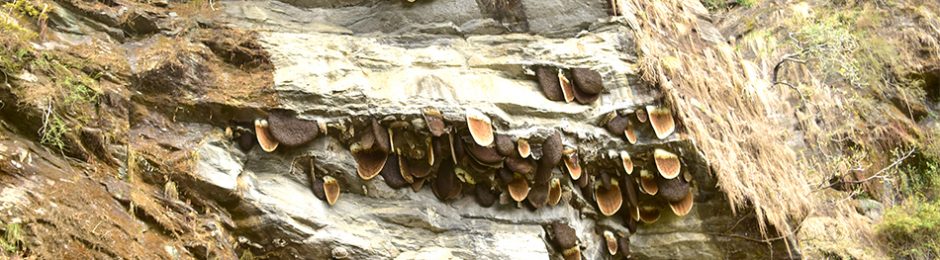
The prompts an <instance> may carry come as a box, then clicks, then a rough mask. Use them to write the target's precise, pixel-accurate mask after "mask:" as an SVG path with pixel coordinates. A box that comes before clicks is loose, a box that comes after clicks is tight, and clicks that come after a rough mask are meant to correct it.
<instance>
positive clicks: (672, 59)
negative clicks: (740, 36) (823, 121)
mask: <svg viewBox="0 0 940 260" xmlns="http://www.w3.org/2000/svg"><path fill="white" fill-rule="evenodd" d="M621 8H622V13H623V15H624V16H625V19H626V22H627V23H628V24H629V25H630V26H631V27H634V30H635V31H636V44H637V48H636V49H637V51H638V53H639V56H640V57H641V58H640V61H639V63H640V71H641V77H642V79H643V80H645V81H646V82H648V83H651V84H655V85H658V86H659V87H660V88H661V91H662V93H663V95H664V99H665V102H666V103H667V105H669V106H670V107H672V108H674V110H675V113H676V115H677V116H678V118H677V119H678V124H679V126H680V129H681V128H682V127H684V129H685V132H686V133H687V134H688V136H689V137H690V138H691V140H692V141H693V142H694V143H695V144H696V146H697V147H698V148H699V149H700V150H701V151H702V152H703V153H704V154H705V157H706V160H707V161H708V163H709V165H710V166H711V169H713V170H714V172H713V174H714V175H715V176H716V177H717V180H718V186H719V187H720V188H721V189H722V190H723V191H724V192H725V193H726V194H727V196H728V199H729V201H730V203H731V204H732V206H733V207H734V208H741V207H745V206H750V207H752V208H753V209H754V210H755V212H756V215H757V217H758V218H759V219H761V220H764V221H766V222H764V221H761V222H760V223H761V224H760V229H761V231H762V232H766V229H767V227H766V226H765V224H764V223H769V224H771V225H773V227H774V228H775V229H776V231H777V232H778V233H781V234H791V232H792V230H793V229H794V228H793V227H792V226H791V224H790V223H791V222H790V220H792V219H800V218H802V217H804V216H805V215H806V214H807V212H808V209H809V208H810V206H811V205H812V204H813V201H812V199H811V198H810V197H808V196H806V194H808V193H809V192H810V189H809V183H808V181H807V178H806V177H805V176H804V174H803V173H802V171H801V169H802V168H803V166H802V165H800V163H799V160H798V157H797V153H796V152H795V151H794V150H793V149H791V148H790V147H788V146H787V144H786V141H787V138H788V134H789V132H788V128H787V127H788V126H787V125H786V122H780V120H778V118H782V117H784V116H783V115H782V113H785V112H787V109H788V108H787V107H784V105H786V104H787V102H785V100H782V98H781V97H784V96H785V95H781V94H780V93H778V91H776V90H775V89H773V88H771V87H772V86H771V84H770V81H769V79H768V77H767V74H766V73H761V72H760V71H759V68H758V67H757V66H756V65H755V64H754V63H752V62H750V61H748V60H745V59H743V58H742V57H739V56H738V55H737V54H736V53H735V52H734V51H733V48H732V47H731V46H730V45H728V44H727V43H725V42H723V41H722V36H721V35H720V34H719V33H718V32H717V30H715V29H714V27H713V26H712V25H711V24H710V23H708V22H705V21H704V20H701V18H702V17H703V16H705V15H707V10H706V9H705V8H704V7H703V6H702V5H701V4H700V3H699V2H698V1H682V0H661V1H645V0H630V1H623V2H622V3H621ZM679 93H682V95H679Z"/></svg>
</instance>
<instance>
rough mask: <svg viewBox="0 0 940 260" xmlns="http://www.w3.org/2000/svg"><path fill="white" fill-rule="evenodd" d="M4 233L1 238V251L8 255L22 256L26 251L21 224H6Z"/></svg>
mask: <svg viewBox="0 0 940 260" xmlns="http://www.w3.org/2000/svg"><path fill="white" fill-rule="evenodd" d="M3 233H4V235H3V237H2V238H0V249H2V250H3V252H4V253H6V254H12V255H22V254H23V251H24V248H23V229H22V227H20V224H19V223H9V224H6V225H5V227H4V230H3Z"/></svg>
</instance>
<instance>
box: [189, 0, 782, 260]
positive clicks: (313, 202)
mask: <svg viewBox="0 0 940 260" xmlns="http://www.w3.org/2000/svg"><path fill="white" fill-rule="evenodd" d="M220 8H221V9H222V10H221V13H222V14H223V17H220V18H219V19H220V20H222V21H225V22H226V24H227V26H232V27H235V28H239V29H246V30H251V31H257V32H258V44H259V45H260V46H261V48H262V49H264V50H265V51H266V52H267V53H269V54H270V62H271V64H272V65H273V67H274V70H273V86H271V87H272V88H273V92H272V93H271V94H272V95H274V97H273V98H274V100H275V101H273V102H271V106H270V107H265V106H262V107H257V106H255V105H252V107H251V108H247V107H245V106H246V105H244V104H242V103H240V102H237V101H231V102H230V103H228V104H221V106H222V107H225V108H227V109H235V110H239V109H244V110H245V111H249V110H250V111H256V110H259V112H257V113H254V112H253V113H250V114H252V115H254V114H257V118H258V119H263V118H264V117H265V116H266V114H267V112H269V111H272V110H273V109H276V108H277V109H286V110H289V111H293V112H294V113H295V114H296V116H297V117H298V118H303V119H309V120H317V121H318V122H322V123H323V124H321V125H322V129H319V130H320V132H321V133H322V134H320V135H319V136H318V137H317V138H316V139H314V141H312V142H310V143H307V144H303V145H299V146H294V147H278V148H277V149H276V150H275V151H273V152H265V151H262V149H261V148H260V147H258V146H257V145H255V146H253V147H248V149H243V148H245V147H244V146H241V148H240V146H239V144H238V141H239V140H237V139H238V138H227V137H224V136H219V137H210V138H208V140H207V141H205V142H202V143H201V144H200V145H201V146H200V147H199V148H198V149H197V154H198V155H197V158H199V162H198V163H197V164H196V167H195V171H196V172H195V174H196V175H197V181H198V182H201V183H203V184H205V185H206V186H207V188H206V189H205V191H206V192H207V193H211V194H213V196H216V197H217V198H218V199H219V200H224V201H230V202H228V203H227V205H229V206H228V207H229V210H230V213H231V215H232V219H233V221H234V224H235V226H236V227H237V228H236V233H237V235H239V236H240V237H242V238H243V239H244V240H245V241H242V242H244V243H247V244H250V245H252V249H251V250H252V251H254V252H255V255H259V254H269V255H273V256H282V257H291V258H310V259H323V258H328V257H334V258H350V259H389V258H397V259H428V258H432V259H439V258H450V257H453V258H464V259H561V258H563V256H564V254H565V253H566V252H568V251H569V250H568V249H569V248H560V246H558V238H557V237H555V235H553V232H552V229H551V228H549V227H550V226H551V224H552V223H563V224H565V225H567V226H569V227H571V228H573V229H574V230H575V232H576V235H577V241H578V243H577V244H578V248H579V249H580V254H581V256H583V257H584V258H586V259H608V258H611V259H616V258H621V257H624V256H626V254H627V252H626V251H625V250H619V252H618V254H617V255H613V256H612V255H610V254H609V252H608V249H607V245H606V242H605V240H604V237H603V236H602V234H603V233H604V231H611V232H613V233H615V234H616V236H615V237H617V238H618V239H626V237H629V251H630V252H629V254H630V255H632V256H633V257H635V258H651V259H663V258H670V259H674V258H685V259H689V258H694V259H703V258H707V259H712V258H742V257H747V258H752V257H762V256H763V254H764V253H766V252H767V250H766V245H765V244H763V243H760V244H759V245H758V246H760V247H756V246H755V247H750V248H749V247H742V246H741V243H742V241H741V240H736V239H734V238H733V237H730V236H724V235H721V234H725V233H727V232H740V231H741V230H744V229H746V228H747V227H745V226H748V225H747V224H744V225H742V226H740V227H738V223H739V221H738V220H739V219H740V218H741V217H745V216H735V215H734V214H733V213H732V212H731V210H730V208H729V207H728V203H727V201H726V200H725V199H724V197H723V195H721V194H720V193H719V192H718V191H717V188H716V187H715V181H714V179H712V177H711V176H710V174H709V173H708V171H707V168H708V167H707V165H705V162H704V161H703V160H702V159H701V158H702V156H701V155H700V154H699V152H698V150H697V149H696V148H695V147H694V145H693V144H692V143H691V142H690V141H688V140H686V139H685V138H684V135H683V133H682V132H681V130H678V131H677V132H668V133H661V132H659V133H657V132H656V131H654V130H653V129H654V128H653V126H652V125H651V122H650V121H651V120H648V119H649V114H647V112H648V111H647V110H649V109H648V108H647V106H653V107H664V106H662V105H663V103H662V100H660V99H661V96H660V94H659V92H658V90H657V89H656V88H655V86H648V85H645V84H644V83H643V82H641V81H640V80H639V78H638V75H637V74H636V73H637V72H636V66H637V64H636V57H635V54H634V51H633V48H634V45H633V42H632V32H631V30H630V28H629V27H628V26H627V25H626V24H625V23H623V22H622V21H621V20H619V19H618V18H612V17H609V15H608V12H609V10H608V9H609V7H608V3H606V2H605V1H573V0H571V1H569V0H556V1H488V0H478V1H469V0H459V1H423V0H418V1H416V2H414V3H409V2H407V1H368V0H358V1H344V0H335V1H283V2H279V1H225V2H222V3H221V6H220ZM540 67H547V68H550V70H552V71H556V72H557V71H559V70H560V74H561V76H559V75H557V73H556V75H555V77H556V78H559V77H564V78H566V79H569V80H571V82H572V83H571V84H574V83H573V82H574V77H572V74H571V69H572V68H586V69H588V70H590V71H595V72H598V73H599V74H600V76H601V81H602V82H603V90H602V91H601V92H600V94H599V96H598V98H597V100H594V101H591V102H580V103H579V102H577V101H571V102H566V101H565V100H561V101H552V100H549V99H548V98H547V94H546V93H544V91H545V90H544V88H543V86H540V83H539V77H540V76H542V75H537V73H536V71H537V70H538V68H540ZM574 87H579V86H577V85H575V86H574ZM575 90H579V89H575ZM582 103H583V104H582ZM427 108H435V109H437V110H438V111H440V112H441V114H442V116H443V121H444V122H445V126H446V129H447V131H446V132H447V133H446V134H444V135H441V136H434V135H433V134H431V133H430V132H429V130H428V121H427V120H426V117H425V116H426V115H425V113H426V112H425V111H426V109H427ZM650 108H652V107H650ZM471 110H472V111H478V112H480V113H482V114H483V115H484V116H485V117H486V119H488V122H487V124H489V128H491V129H492V131H493V132H495V134H496V135H504V136H506V137H508V139H509V140H510V142H509V143H511V144H518V143H519V142H520V141H519V140H525V141H528V142H529V143H531V150H532V155H531V156H530V157H529V159H528V160H531V162H532V163H533V164H534V165H536V168H538V170H534V171H533V172H532V173H520V172H515V173H513V172H509V176H508V179H506V176H501V175H500V171H502V170H501V169H502V168H503V167H507V166H506V164H505V163H504V160H505V158H506V157H516V156H519V155H518V154H511V155H508V156H507V155H499V158H498V161H497V163H482V162H481V158H478V157H480V156H481V155H480V154H479V153H481V152H480V151H474V150H473V149H472V148H473V147H474V145H479V144H478V143H479V140H476V139H474V138H473V137H475V136H473V134H472V133H470V132H471V131H473V130H471V129H470V128H468V126H467V120H468V118H469V117H468V116H467V115H468V113H470V112H468V111H471ZM657 111H659V110H657ZM664 111H667V113H666V114H667V115H668V116H669V117H670V119H671V116H672V115H671V114H670V113H669V112H668V111H669V108H668V107H665V110H664ZM243 114H244V113H243ZM659 116H660V117H661V116H662V115H659ZM242 117H244V116H242ZM614 118H622V120H626V121H623V122H627V123H626V124H627V125H629V129H631V130H630V131H631V133H632V134H633V135H635V137H636V139H637V140H636V142H635V144H632V143H633V142H631V141H628V139H627V137H626V135H625V133H624V131H625V130H624V129H626V128H624V127H626V125H624V126H623V127H618V126H610V122H611V121H612V120H613V119H614ZM254 119H255V118H239V119H238V120H254ZM373 119H374V120H376V122H378V124H379V125H380V126H381V129H382V130H383V131H389V134H390V135H389V136H391V139H392V140H391V142H390V145H391V147H392V149H391V151H390V153H394V154H396V156H397V157H399V158H410V159H413V160H417V161H419V162H425V161H427V162H428V163H429V164H431V165H432V170H431V173H430V175H428V177H423V178H421V177H414V176H411V177H412V178H411V180H410V181H409V183H410V184H409V187H405V188H402V189H393V188H390V187H389V186H388V185H387V184H386V182H385V181H384V179H385V177H382V176H377V177H374V178H372V179H371V180H368V181H366V180H363V179H362V178H361V177H360V174H359V173H357V160H356V159H355V158H354V157H353V155H352V153H351V152H350V148H351V147H353V146H356V147H357V149H358V148H359V147H361V146H362V145H363V143H364V142H365V141H364V140H365V139H366V138H364V137H363V136H364V135H365V134H363V133H364V132H368V131H371V129H373V128H371V125H370V124H369V123H368V122H371V121H372V120H373ZM676 120H677V121H679V122H681V119H676ZM611 129H613V130H611ZM677 129H681V127H679V128H677ZM243 131H245V132H244V133H243V134H246V135H251V134H252V129H247V130H243ZM556 133H557V134H558V136H560V137H561V138H560V140H561V142H560V144H559V145H550V144H548V142H549V141H547V140H550V139H551V138H552V137H553V136H554V135H555V134H556ZM370 134H371V133H370ZM657 135H659V136H657ZM236 136H238V135H236ZM369 140H371V141H369V145H372V142H375V141H374V140H378V139H374V140H373V139H369ZM546 147H560V148H557V150H552V151H549V150H548V149H549V148H546ZM543 148H544V149H543ZM657 148H658V149H664V150H668V151H669V152H670V153H674V154H675V155H677V156H678V157H679V160H680V161H681V169H682V170H681V174H679V175H678V177H676V178H682V179H683V181H687V182H689V183H690V184H691V189H689V191H688V192H691V193H692V195H694V196H693V198H694V201H693V202H694V203H693V207H692V210H691V212H689V213H688V215H685V216H683V217H679V216H676V214H674V213H673V211H672V210H671V207H670V201H667V200H666V199H664V198H663V197H662V195H655V194H652V195H651V194H650V193H653V192H649V191H646V190H644V191H645V192H644V191H641V190H640V189H639V188H638V187H639V186H641V185H640V184H639V181H640V179H641V177H640V172H641V171H643V170H645V171H648V172H651V173H652V175H651V176H652V177H651V178H652V179H650V180H651V181H652V182H651V183H653V184H655V183H657V180H659V179H662V178H663V176H662V175H661V174H659V173H658V172H657V167H656V164H655V162H654V158H653V157H654V155H653V153H654V152H653V151H654V149H657ZM434 149H437V150H436V151H437V152H433V151H431V150H434ZM552 149H555V148H552ZM510 150H511V149H510ZM517 150H518V149H517ZM562 150H565V151H564V152H563V151H562ZM622 152H626V153H627V154H629V155H630V156H631V158H632V163H633V164H634V165H635V169H633V170H632V172H627V171H628V170H626V168H625V167H624V166H623V163H622V158H621V154H622ZM553 153H560V154H564V155H563V158H565V159H566V160H567V159H568V158H572V157H570V156H571V154H572V153H573V154H576V155H577V157H576V158H577V159H574V160H576V161H577V162H578V164H579V165H580V167H582V169H583V172H582V175H581V176H580V178H584V179H583V180H581V179H580V178H579V179H578V180H575V179H573V178H572V177H571V176H572V175H571V174H569V170H568V168H569V167H570V166H566V164H565V163H564V162H559V161H558V160H556V162H548V163H546V162H543V161H547V160H543V158H545V157H551V156H554V155H552V154H553ZM432 154H433V158H434V159H431V157H432ZM474 156H476V157H474ZM504 156H505V157H504ZM445 160H452V162H451V163H450V165H452V166H453V165H454V164H456V165H455V169H444V168H446V167H443V166H440V164H441V163H440V161H445ZM431 161H435V162H437V163H436V164H435V163H432V162H431ZM387 165H388V164H386V166H387ZM438 167H440V168H438ZM448 170H449V171H453V172H454V174H456V175H457V177H458V179H459V182H460V184H459V185H457V186H456V189H460V190H459V191H457V192H456V194H458V195H457V196H455V197H447V196H444V197H447V199H445V200H443V201H442V199H441V198H442V196H443V195H441V194H445V193H453V192H451V191H452V190H446V191H442V190H439V189H441V188H437V187H436V186H435V185H436V184H435V183H436V182H435V181H436V180H437V178H438V177H440V176H443V175H442V174H443V173H442V171H448ZM514 174H515V175H514ZM403 175H405V174H403ZM504 175H505V174H504ZM325 176H328V177H329V178H333V179H335V180H337V182H338V183H339V184H340V185H339V186H340V189H341V191H340V193H339V197H338V199H337V202H336V203H335V204H334V205H332V206H331V205H329V204H328V203H327V202H326V201H324V200H322V199H320V198H318V196H319V195H317V194H315V193H316V192H315V191H314V190H317V189H321V190H322V189H323V187H324V186H322V185H323V180H324V177H325ZM671 177H672V176H670V178H671ZM513 178H524V181H525V182H527V184H529V185H530V186H531V187H532V188H531V190H530V192H529V194H538V192H539V191H537V190H539V189H538V188H539V187H543V186H540V185H547V182H545V181H547V180H559V181H560V184H561V187H562V188H561V193H562V195H561V198H560V202H559V203H558V204H557V205H554V206H552V205H545V204H544V203H541V204H540V203H534V202H532V200H534V198H535V197H534V196H536V195H529V196H530V197H529V198H527V199H526V200H523V201H521V202H518V203H517V202H515V201H513V200H512V199H511V198H510V195H509V194H508V191H507V183H508V182H510V181H509V180H513ZM405 179H406V180H407V179H409V178H405ZM420 182H425V183H424V184H423V186H422V185H421V184H417V183H420ZM624 182H633V184H632V185H625V183H624ZM612 183H613V184H617V185H616V186H612V185H611V184H612ZM481 185H484V187H488V188H489V190H491V191H492V192H493V194H497V195H496V196H498V197H499V198H498V199H497V200H498V201H496V202H495V203H494V205H492V206H489V207H484V206H481V205H480V203H479V201H480V199H479V198H478V196H479V195H478V194H477V192H476V190H477V189H476V188H477V186H481ZM448 187H449V188H448V189H454V188H455V187H450V186H448ZM607 187H618V188H617V189H621V191H622V192H623V194H624V196H623V197H621V196H617V197H618V198H622V200H623V202H622V206H621V203H616V205H618V206H619V209H613V210H614V212H613V213H612V214H610V216H605V214H602V210H601V209H599V208H598V201H597V200H598V198H597V197H596V196H595V195H594V192H595V190H597V189H604V190H606V189H608V188H607ZM628 187H629V188H632V189H634V190H633V191H634V192H636V193H637V194H638V195H637V196H636V198H637V201H630V199H628V196H627V195H626V194H627V191H626V190H623V189H627V188H628ZM682 187H686V186H682ZM317 192H319V191H317ZM683 192H684V191H683ZM618 195H619V194H618ZM605 197H606V196H605ZM601 199H606V198H601ZM534 204H538V205H539V206H538V207H536V206H533V205H534ZM608 204H612V205H613V204H614V203H608ZM637 204H639V205H637ZM637 206H646V207H649V208H656V209H658V210H659V212H660V216H659V218H658V219H656V221H655V222H652V221H649V222H650V223H645V222H642V221H641V222H639V223H638V224H636V226H637V227H636V230H635V231H634V232H631V231H630V226H631V224H630V222H631V219H632V217H631V214H630V212H631V211H633V210H634V209H635V208H636V207H637ZM605 211H606V210H605ZM633 222H634V223H636V221H633ZM745 222H748V223H749V221H745ZM729 229H732V230H729ZM733 229H737V230H733ZM745 243H748V242H745Z"/></svg>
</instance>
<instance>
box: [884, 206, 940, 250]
mask: <svg viewBox="0 0 940 260" xmlns="http://www.w3.org/2000/svg"><path fill="white" fill-rule="evenodd" d="M877 232H878V236H879V238H881V239H882V240H883V241H884V242H885V244H886V248H887V249H888V250H889V251H890V253H891V254H893V255H894V256H895V257H897V258H901V259H935V258H937V257H940V236H938V234H940V202H937V201H934V202H927V201H925V200H923V199H917V198H914V199H909V200H907V201H906V202H904V203H903V204H901V205H899V206H896V207H893V208H890V209H888V211H887V212H885V215H884V219H883V220H882V222H881V223H880V224H878V226H877Z"/></svg>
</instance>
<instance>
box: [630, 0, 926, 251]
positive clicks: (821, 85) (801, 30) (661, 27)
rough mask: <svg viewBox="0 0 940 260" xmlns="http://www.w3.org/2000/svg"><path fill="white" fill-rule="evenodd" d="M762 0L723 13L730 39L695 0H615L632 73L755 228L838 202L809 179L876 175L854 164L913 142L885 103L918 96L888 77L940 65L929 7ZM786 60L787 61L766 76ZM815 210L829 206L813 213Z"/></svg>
mask: <svg viewBox="0 0 940 260" xmlns="http://www.w3.org/2000/svg"><path fill="white" fill-rule="evenodd" d="M763 4H764V5H765V6H761V7H758V8H755V10H752V11H751V12H750V13H746V12H748V11H744V12H745V13H746V15H754V16H757V15H760V16H761V17H750V18H749V19H751V20H747V19H742V20H732V23H736V24H735V26H737V27H743V28H741V30H739V31H740V32H743V33H744V34H745V35H744V36H745V37H742V38H740V39H725V38H724V36H722V35H721V33H719V32H718V31H717V29H715V27H714V26H713V25H712V24H711V23H710V22H709V21H706V20H705V18H706V17H707V16H708V12H707V10H706V9H705V8H704V7H703V6H702V5H701V4H700V3H699V2H698V1H685V0H661V1H647V0H629V1H622V3H621V5H620V7H621V12H620V13H622V14H623V15H624V17H623V19H624V20H625V22H626V23H627V24H628V25H630V26H631V27H633V29H634V31H635V32H636V35H635V39H636V44H637V46H636V49H637V52H638V53H639V57H641V58H640V60H639V68H640V72H641V76H642V79H643V80H644V81H646V82H648V83H651V84H655V85H657V86H659V87H660V89H661V90H662V93H663V99H664V100H665V101H666V102H667V103H668V104H669V105H671V106H672V107H673V110H674V111H676V113H677V115H678V117H679V120H680V122H681V126H683V128H684V130H685V131H684V132H685V133H686V134H687V135H688V138H689V139H690V140H692V141H693V142H694V143H695V144H696V146H697V147H698V148H699V149H700V150H701V151H702V152H703V153H704V154H705V157H706V159H707V161H708V163H709V166H710V167H711V169H712V170H713V174H714V175H715V176H716V178H717V180H718V185H719V187H720V189H721V190H722V191H724V192H725V194H726V195H727V197H728V199H729V201H730V203H731V204H732V207H733V208H736V209H744V208H749V209H753V210H754V211H755V213H756V215H757V217H758V219H760V220H761V221H759V223H761V224H760V227H759V228H760V230H761V232H763V233H764V234H765V235H767V231H768V227H767V226H766V224H770V225H771V226H772V227H773V230H774V231H776V233H778V234H781V235H790V234H793V232H794V230H793V229H794V228H795V226H796V225H794V223H795V222H799V221H802V220H803V219H804V218H805V217H806V216H808V215H809V214H810V213H811V212H815V213H818V214H824V215H828V216H830V217H833V216H847V215H846V214H847V212H843V211H849V210H851V208H850V207H844V206H845V205H843V203H844V202H845V201H844V200H843V201H835V202H825V201H827V200H828V199H827V198H829V197H827V196H825V195H820V194H819V193H815V194H814V193H813V192H812V191H811V190H812V189H813V187H816V186H818V185H819V182H820V181H825V180H828V178H830V177H832V176H833V175H836V174H844V173H846V172H850V171H871V172H873V171H878V170H879V169H880V167H877V166H878V164H877V163H874V164H873V163H863V161H868V162H873V161H874V162H877V161H879V160H884V158H885V157H887V156H886V154H888V153H890V151H891V150H893V149H896V148H897V147H900V146H911V145H916V143H917V142H922V140H923V139H924V137H923V136H922V134H921V133H920V132H919V131H920V130H919V127H918V126H917V125H916V123H914V121H913V120H912V119H911V118H909V117H907V116H905V115H904V111H901V110H900V109H899V105H898V104H894V105H892V104H891V102H889V100H891V98H892V97H900V98H901V99H902V100H903V102H905V103H908V104H914V103H917V102H919V101H918V100H921V99H923V95H924V94H923V90H922V89H918V87H917V86H916V84H914V83H912V82H905V81H903V80H901V79H899V77H903V76H905V75H906V74H907V73H912V72H916V71H917V70H919V69H923V68H924V66H925V64H940V60H938V59H940V58H938V57H940V56H938V55H936V54H940V48H938V47H937V46H940V44H938V40H937V39H938V37H940V30H938V29H940V20H938V19H936V17H937V15H936V13H937V10H940V8H938V7H937V4H936V3H931V2H928V1H921V0H909V1H900V2H896V3H895V2H893V3H891V4H890V5H889V6H881V5H880V3H868V2H859V3H852V2H849V3H844V4H834V3H830V2H826V1H818V2H813V1H810V2H801V3H796V4H792V5H790V6H786V5H784V6H777V5H775V4H773V3H763ZM746 15H745V16H746ZM885 17H890V18H885ZM897 17H905V18H910V19H911V20H913V22H914V26H907V25H901V24H900V23H901V22H896V21H895V20H894V19H895V18H897ZM892 23H896V24H892ZM897 28H903V29H901V30H898V29H897ZM735 41H738V42H735ZM729 42H730V43H729ZM918 53H920V54H923V53H929V54H932V55H920V54H918ZM785 58H789V59H792V61H789V62H787V64H786V66H783V68H782V69H781V70H780V75H779V76H780V79H774V77H775V75H774V74H777V73H776V72H775V71H774V67H775V65H777V64H778V63H779V62H780V61H781V60H783V59H785ZM774 80H780V81H786V80H792V83H790V84H780V83H778V84H774V82H773V81H774ZM908 112H909V111H908ZM825 207H835V208H838V209H840V210H837V211H839V212H837V213H831V212H830V213H824V212H817V210H822V209H823V208H825ZM823 211H827V210H823ZM827 212H828V211H827ZM815 213H814V215H816V214H815ZM850 226H851V225H850ZM862 233H865V232H861V231H859V233H858V234H856V236H862V237H864V236H866V235H865V234H862Z"/></svg>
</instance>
